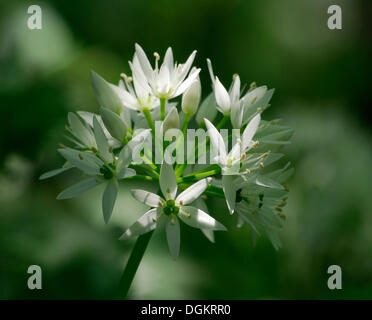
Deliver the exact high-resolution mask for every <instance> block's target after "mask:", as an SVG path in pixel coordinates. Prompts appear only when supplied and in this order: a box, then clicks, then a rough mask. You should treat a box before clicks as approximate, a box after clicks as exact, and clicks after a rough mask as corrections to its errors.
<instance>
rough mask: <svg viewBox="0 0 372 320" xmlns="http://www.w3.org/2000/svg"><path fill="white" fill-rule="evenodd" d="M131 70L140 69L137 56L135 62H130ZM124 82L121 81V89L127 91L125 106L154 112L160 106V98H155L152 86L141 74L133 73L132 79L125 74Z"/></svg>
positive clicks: (124, 97)
mask: <svg viewBox="0 0 372 320" xmlns="http://www.w3.org/2000/svg"><path fill="white" fill-rule="evenodd" d="M129 65H130V67H131V69H132V70H133V69H138V68H140V64H139V61H138V58H137V56H134V58H133V62H129ZM123 77H124V81H120V83H119V87H120V88H121V89H123V90H124V91H125V95H123V104H124V105H125V106H126V107H127V108H129V109H132V110H137V111H138V110H139V111H142V110H144V109H148V110H152V109H154V108H156V107H159V106H160V101H159V98H158V97H156V96H154V95H153V93H152V90H151V88H150V86H149V85H148V84H147V83H146V79H144V78H143V74H141V73H140V72H137V73H133V75H132V78H130V77H127V76H126V75H125V74H123Z"/></svg>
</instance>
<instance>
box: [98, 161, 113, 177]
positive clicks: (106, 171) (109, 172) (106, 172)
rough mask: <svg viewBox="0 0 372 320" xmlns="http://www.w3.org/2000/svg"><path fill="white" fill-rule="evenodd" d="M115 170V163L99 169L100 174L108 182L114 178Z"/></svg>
mask: <svg viewBox="0 0 372 320" xmlns="http://www.w3.org/2000/svg"><path fill="white" fill-rule="evenodd" d="M113 170H115V165H114V164H113V163H109V164H108V165H103V166H102V167H101V168H100V169H99V172H100V173H102V174H103V177H104V178H105V179H106V180H110V179H111V178H112V177H113V176H114V173H113Z"/></svg>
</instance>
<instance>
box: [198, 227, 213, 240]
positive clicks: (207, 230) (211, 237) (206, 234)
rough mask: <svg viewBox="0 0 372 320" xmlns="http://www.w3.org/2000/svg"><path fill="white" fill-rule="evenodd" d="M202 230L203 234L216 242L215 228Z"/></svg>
mask: <svg viewBox="0 0 372 320" xmlns="http://www.w3.org/2000/svg"><path fill="white" fill-rule="evenodd" d="M201 231H202V232H203V234H204V235H205V236H206V238H207V239H208V240H209V241H210V242H212V243H214V231H213V230H209V229H201Z"/></svg>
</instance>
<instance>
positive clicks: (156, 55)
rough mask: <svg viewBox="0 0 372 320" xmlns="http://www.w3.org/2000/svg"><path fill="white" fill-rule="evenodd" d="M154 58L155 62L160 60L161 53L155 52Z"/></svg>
mask: <svg viewBox="0 0 372 320" xmlns="http://www.w3.org/2000/svg"><path fill="white" fill-rule="evenodd" d="M154 57H155V60H157V61H159V60H160V55H159V53H157V52H154Z"/></svg>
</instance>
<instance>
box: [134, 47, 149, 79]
mask: <svg viewBox="0 0 372 320" xmlns="http://www.w3.org/2000/svg"><path fill="white" fill-rule="evenodd" d="M135 47H136V55H137V57H138V60H139V62H140V64H141V67H142V71H143V73H144V74H145V75H146V77H147V79H151V78H152V71H153V70H152V67H151V64H150V61H149V59H147V56H146V53H145V51H143V49H142V48H141V46H140V45H139V44H137V43H136V44H135Z"/></svg>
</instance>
